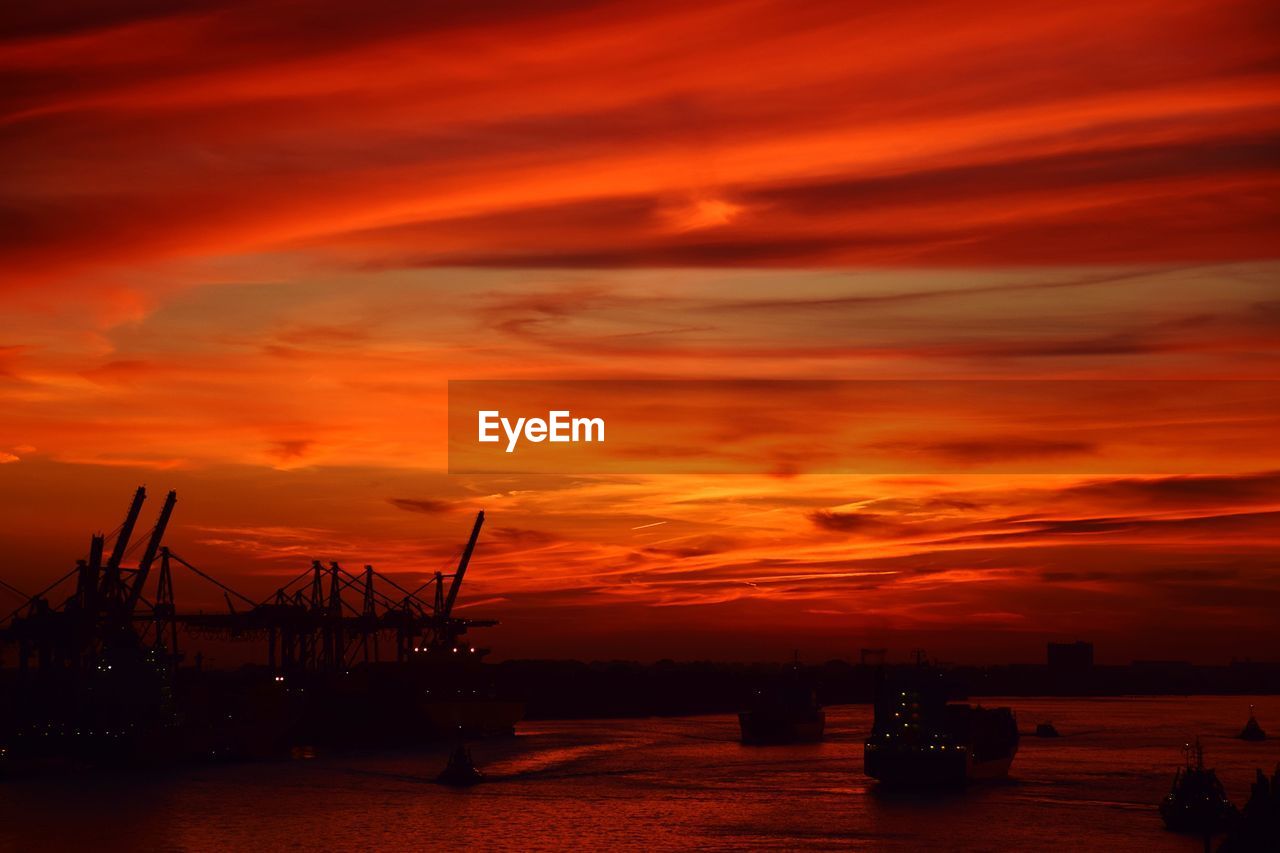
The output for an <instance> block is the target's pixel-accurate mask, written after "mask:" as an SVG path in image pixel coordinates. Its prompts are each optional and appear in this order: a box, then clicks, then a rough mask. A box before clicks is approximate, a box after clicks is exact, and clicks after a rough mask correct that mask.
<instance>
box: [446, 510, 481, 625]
mask: <svg viewBox="0 0 1280 853" xmlns="http://www.w3.org/2000/svg"><path fill="white" fill-rule="evenodd" d="M483 524H484V510H480V512H478V513H477V514H476V526H475V527H473V528H471V538H470V539H468V540H467V547H466V549H465V550H463V552H462V559H461V560H459V561H458V570H457V571H456V572H454V574H453V583H451V584H449V597H448V598H446V599H445V602H444V613H443V614H441V615H442V616H444V618H446V619H447V618H449V614H451V613H452V612H453V602H454V601H456V600H457V598H458V590H459V589H460V588H461V587H462V577H463V575H465V574H466V573H467V563H470V562H471V552H472V551H474V550H475V549H476V540H477V539H479V538H480V527H481V525H483Z"/></svg>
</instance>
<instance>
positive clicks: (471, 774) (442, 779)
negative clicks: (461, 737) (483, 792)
mask: <svg viewBox="0 0 1280 853" xmlns="http://www.w3.org/2000/svg"><path fill="white" fill-rule="evenodd" d="M436 781H437V782H439V783H440V784H441V785H451V786H453V787H455V788H469V787H471V786H472V785H476V784H479V783H480V782H483V781H484V774H483V773H481V772H480V771H479V770H477V769H476V765H475V762H474V761H472V760H471V750H469V749H467V748H466V747H465V746H463V745H462V744H458V748H457V749H455V750H454V751H453V754H452V755H450V756H449V763H448V764H446V765H445V767H444V770H442V771H440V775H439V776H437V777H436Z"/></svg>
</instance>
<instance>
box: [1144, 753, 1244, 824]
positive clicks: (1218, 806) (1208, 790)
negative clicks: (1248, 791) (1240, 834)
mask: <svg viewBox="0 0 1280 853" xmlns="http://www.w3.org/2000/svg"><path fill="white" fill-rule="evenodd" d="M1183 753H1184V755H1185V756H1186V765H1185V766H1183V767H1180V768H1178V772H1177V773H1176V774H1174V777H1173V786H1172V787H1171V788H1170V789H1169V794H1168V796H1166V797H1165V798H1164V802H1162V803H1161V804H1160V817H1162V818H1164V825H1165V826H1166V827H1168V828H1169V829H1171V830H1172V831H1174V832H1185V833H1192V834H1195V835H1204V836H1211V835H1213V834H1214V833H1217V832H1221V831H1222V830H1224V829H1226V828H1227V825H1228V824H1229V823H1230V822H1231V820H1232V819H1233V817H1234V816H1235V813H1236V807H1235V806H1233V805H1232V804H1231V801H1230V800H1228V799H1227V792H1226V791H1225V790H1223V787H1222V783H1221V782H1219V781H1218V774H1217V773H1214V772H1213V771H1212V770H1206V769H1205V766H1204V750H1203V749H1202V748H1201V747H1200V739H1199V738H1196V742H1195V746H1192V745H1191V744H1187V746H1186V747H1184V749H1183Z"/></svg>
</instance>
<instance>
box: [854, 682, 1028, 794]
mask: <svg viewBox="0 0 1280 853" xmlns="http://www.w3.org/2000/svg"><path fill="white" fill-rule="evenodd" d="M951 692H953V688H952V686H951V685H948V684H947V682H946V681H945V679H944V678H943V673H942V672H940V671H938V670H935V669H932V668H930V667H924V666H922V667H919V668H917V669H915V670H914V671H910V672H904V673H897V674H895V675H893V676H887V675H884V674H881V676H880V677H879V679H878V680H877V683H876V691H875V722H874V723H873V725H872V728H871V734H870V735H869V736H868V737H867V740H866V742H865V744H864V747H863V769H864V772H865V773H866V774H867V775H868V776H870V777H871V778H873V779H878V780H880V782H881V783H882V784H885V785H895V786H949V785H950V786H954V785H962V784H964V783H965V782H969V781H980V780H990V779H1002V778H1005V777H1006V776H1008V775H1009V767H1010V765H1011V764H1012V763H1013V757H1014V756H1015V755H1016V754H1017V753H1018V740H1019V735H1018V721H1017V718H1016V717H1015V716H1014V714H1013V711H1012V710H1010V709H1009V708H983V707H982V706H981V705H976V706H975V705H967V704H961V703H948V701H947V699H948V696H949V693H951Z"/></svg>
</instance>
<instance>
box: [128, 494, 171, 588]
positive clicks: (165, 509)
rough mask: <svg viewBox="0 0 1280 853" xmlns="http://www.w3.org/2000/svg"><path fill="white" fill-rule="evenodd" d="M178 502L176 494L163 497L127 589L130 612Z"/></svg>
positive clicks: (145, 581) (145, 582) (144, 582)
mask: <svg viewBox="0 0 1280 853" xmlns="http://www.w3.org/2000/svg"><path fill="white" fill-rule="evenodd" d="M177 502H178V493H177V492H176V491H170V492H169V494H167V495H166V496H165V499H164V506H162V507H160V515H159V517H157V518H156V526H155V529H154V530H152V531H151V538H150V539H149V540H148V541H147V550H146V551H143V552H142V559H141V560H140V561H139V562H138V572H137V574H135V575H134V576H133V584H132V585H131V586H130V588H129V600H128V609H129V611H131V612H132V610H133V608H134V607H136V606H137V604H138V599H139V598H141V597H142V590H143V588H144V587H145V586H146V584H147V575H148V574H149V573H150V572H151V564H152V563H153V562H155V559H156V553H157V552H158V551H159V550H160V542H161V540H163V539H164V531H165V528H166V527H168V526H169V516H170V515H172V514H173V505H174V504H175V503H177Z"/></svg>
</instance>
